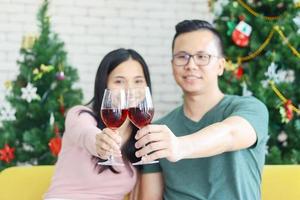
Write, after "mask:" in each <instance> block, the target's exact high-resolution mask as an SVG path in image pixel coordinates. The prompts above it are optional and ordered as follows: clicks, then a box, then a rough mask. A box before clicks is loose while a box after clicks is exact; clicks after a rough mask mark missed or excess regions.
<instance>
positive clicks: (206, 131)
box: [136, 116, 257, 162]
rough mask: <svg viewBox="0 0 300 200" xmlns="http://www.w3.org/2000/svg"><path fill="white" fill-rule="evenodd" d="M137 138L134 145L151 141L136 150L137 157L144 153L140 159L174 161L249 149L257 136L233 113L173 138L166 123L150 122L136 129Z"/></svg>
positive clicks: (249, 125) (249, 126) (252, 129)
mask: <svg viewBox="0 0 300 200" xmlns="http://www.w3.org/2000/svg"><path fill="white" fill-rule="evenodd" d="M149 133H150V134H149ZM136 139H138V140H139V141H138V142H137V143H136V147H137V148H140V147H142V146H143V145H145V144H148V143H149V142H150V144H148V145H147V146H146V147H144V148H142V149H140V150H139V151H137V152H136V155H137V156H138V157H143V156H144V157H143V159H144V160H147V161H148V160H155V159H159V158H167V159H168V160H170V161H172V162H175V161H178V160H180V159H186V158H201V157H209V156H214V155H218V154H221V153H223V152H227V151H235V150H239V149H244V148H248V147H250V146H252V145H253V144H254V143H255V142H256V140H257V136H256V133H255V130H254V128H253V127H252V126H251V124H250V123H249V122H248V121H247V120H246V119H244V118H242V117H239V116H232V117H229V118H227V119H225V120H223V121H222V122H218V123H215V124H212V125H210V126H208V127H206V128H203V129H201V130H199V131H197V132H195V133H193V134H190V135H186V136H183V137H176V136H175V135H174V134H173V133H172V131H171V130H170V129H169V128H168V127H167V126H164V125H149V126H147V127H145V128H144V129H141V130H140V131H139V133H138V134H137V136H136ZM153 151H155V152H154V153H151V154H150V155H147V154H149V153H150V152H153ZM145 155H147V156H145Z"/></svg>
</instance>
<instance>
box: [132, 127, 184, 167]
mask: <svg viewBox="0 0 300 200" xmlns="http://www.w3.org/2000/svg"><path fill="white" fill-rule="evenodd" d="M135 139H136V140H138V141H137V142H136V143H135V147H136V148H141V147H142V148H141V149H139V150H138V151H137V152H136V153H135V155H136V156H137V157H142V160H143V161H145V162H147V161H153V160H156V159H159V158H167V159H168V160H169V161H171V162H176V161H178V160H180V159H181V158H182V157H181V149H180V139H179V138H178V137H176V136H175V135H174V133H173V132H172V131H171V130H170V129H169V128H168V127H167V126H166V125H148V126H145V127H144V128H142V129H140V130H139V131H138V133H137V134H136V136H135Z"/></svg>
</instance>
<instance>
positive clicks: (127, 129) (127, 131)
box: [119, 118, 132, 145]
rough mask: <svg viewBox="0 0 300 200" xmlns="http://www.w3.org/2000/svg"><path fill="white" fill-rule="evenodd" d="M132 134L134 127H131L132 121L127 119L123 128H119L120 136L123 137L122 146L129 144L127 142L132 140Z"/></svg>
mask: <svg viewBox="0 0 300 200" xmlns="http://www.w3.org/2000/svg"><path fill="white" fill-rule="evenodd" d="M131 132H132V127H131V125H130V121H129V119H128V118H127V119H126V120H125V122H124V123H123V124H122V126H121V127H120V128H119V134H120V135H121V137H122V145H123V144H125V143H126V142H127V140H128V139H129V138H130V135H131Z"/></svg>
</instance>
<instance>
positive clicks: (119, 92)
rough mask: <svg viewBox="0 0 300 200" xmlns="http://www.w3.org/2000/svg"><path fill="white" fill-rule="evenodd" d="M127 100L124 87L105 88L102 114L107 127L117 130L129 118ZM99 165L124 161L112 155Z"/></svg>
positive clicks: (116, 163)
mask: <svg viewBox="0 0 300 200" xmlns="http://www.w3.org/2000/svg"><path fill="white" fill-rule="evenodd" d="M127 113H128V110H127V101H126V93H125V90H123V89H105V91H104V95H103V99H102V104H101V111H100V115H101V118H102V120H103V123H104V124H105V125H106V127H108V128H110V129H112V130H117V129H118V128H119V127H120V126H121V125H122V124H123V123H124V121H125V120H126V118H127ZM98 164H99V165H119V166H124V164H123V163H119V162H117V161H115V159H114V157H113V156H112V155H110V156H109V157H108V160H107V161H104V162H98Z"/></svg>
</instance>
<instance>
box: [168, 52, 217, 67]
mask: <svg viewBox="0 0 300 200" xmlns="http://www.w3.org/2000/svg"><path fill="white" fill-rule="evenodd" d="M211 57H216V58H219V56H215V55H211V54H207V53H196V54H194V55H191V54H188V53H184V52H180V53H177V54H175V55H174V56H173V59H172V61H173V63H174V65H176V66H179V67H181V66H185V65H187V64H188V63H189V62H190V59H191V58H193V60H194V63H195V64H196V65H197V66H206V65H208V64H209V62H210V59H211Z"/></svg>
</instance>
